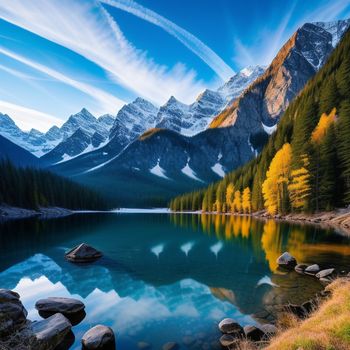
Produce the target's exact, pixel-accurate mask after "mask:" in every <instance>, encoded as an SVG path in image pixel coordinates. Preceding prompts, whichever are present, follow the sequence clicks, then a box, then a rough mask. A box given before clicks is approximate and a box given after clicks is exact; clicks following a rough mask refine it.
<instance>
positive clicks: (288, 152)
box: [262, 143, 292, 215]
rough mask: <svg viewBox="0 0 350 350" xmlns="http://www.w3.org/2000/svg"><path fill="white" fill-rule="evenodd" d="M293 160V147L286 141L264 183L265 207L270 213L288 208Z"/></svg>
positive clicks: (271, 165)
mask: <svg viewBox="0 0 350 350" xmlns="http://www.w3.org/2000/svg"><path fill="white" fill-rule="evenodd" d="M291 160H292V147H291V146H290V144H289V143H285V144H284V145H283V146H282V148H281V149H280V150H278V151H277V152H276V154H275V156H274V158H273V159H272V161H271V163H270V167H269V169H268V171H267V172H266V180H265V181H264V183H263V185H262V193H263V196H264V202H265V208H266V209H267V211H268V212H269V214H271V215H274V214H276V213H277V212H278V213H283V212H285V211H286V210H287V203H288V184H289V177H290V170H291V169H290V167H291Z"/></svg>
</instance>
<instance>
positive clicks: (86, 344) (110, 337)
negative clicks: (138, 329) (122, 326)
mask: <svg viewBox="0 0 350 350" xmlns="http://www.w3.org/2000/svg"><path fill="white" fill-rule="evenodd" d="M81 342H82V344H83V349H86V350H112V349H115V337H114V333H113V330H112V328H110V327H106V326H103V325H97V326H95V327H93V328H91V329H89V330H88V331H87V332H86V333H85V334H84V335H83V338H82V339H81Z"/></svg>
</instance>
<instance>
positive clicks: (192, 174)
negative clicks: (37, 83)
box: [57, 22, 348, 198]
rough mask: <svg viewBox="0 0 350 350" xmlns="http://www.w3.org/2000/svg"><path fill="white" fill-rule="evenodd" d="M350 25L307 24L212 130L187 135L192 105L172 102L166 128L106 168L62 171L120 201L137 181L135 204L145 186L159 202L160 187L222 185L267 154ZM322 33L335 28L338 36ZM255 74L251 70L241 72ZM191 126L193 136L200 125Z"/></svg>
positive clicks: (103, 164) (166, 109)
mask: <svg viewBox="0 0 350 350" xmlns="http://www.w3.org/2000/svg"><path fill="white" fill-rule="evenodd" d="M345 24H346V26H345V25H342V24H341V23H340V24H338V25H337V28H340V29H337V30H334V26H330V25H327V24H324V25H322V26H321V25H315V24H311V23H307V24H305V25H303V26H302V27H301V28H299V29H298V30H297V31H296V32H295V33H294V34H293V35H292V37H291V38H290V39H289V40H288V41H287V42H286V43H285V45H284V46H283V47H282V48H281V49H280V51H279V52H278V54H277V55H276V57H275V58H274V60H273V61H272V62H271V64H270V66H269V67H268V68H267V69H266V70H265V72H264V73H263V74H262V75H260V76H259V77H258V78H257V79H255V80H254V82H252V83H251V84H250V85H249V86H248V87H247V88H246V89H245V90H244V91H243V93H242V94H241V95H240V96H239V97H238V98H237V99H235V100H233V101H231V102H229V103H228V105H227V107H226V108H225V109H224V110H223V111H222V112H221V113H219V114H218V115H217V116H216V117H215V118H214V119H213V121H212V122H211V124H210V128H208V129H206V130H204V131H202V132H200V133H198V134H196V135H195V136H191V137H188V136H186V135H184V134H186V130H185V129H186V124H185V123H184V121H188V120H190V121H192V120H191V118H192V114H190V113H189V111H190V110H191V106H192V105H190V106H188V105H184V104H181V103H180V102H179V101H177V100H176V99H175V98H170V100H169V101H168V102H167V103H166V104H165V105H164V106H163V107H161V108H160V111H159V113H158V118H159V115H161V117H162V120H160V121H159V123H158V124H157V127H161V128H155V129H153V130H149V131H147V132H146V133H145V134H143V135H141V136H140V137H139V138H137V139H136V140H135V141H134V142H132V143H131V144H129V145H128V146H127V147H125V148H124V149H122V150H120V151H118V153H114V155H113V157H109V155H108V157H109V158H108V159H107V160H106V161H103V160H102V158H101V159H100V160H97V159H96V158H94V162H93V166H91V165H89V163H88V162H87V161H85V163H84V164H83V163H79V166H78V167H76V164H75V163H74V161H72V162H67V164H65V166H64V167H58V168H57V171H60V172H62V173H66V174H67V173H68V174H69V175H78V176H76V177H75V178H76V179H77V178H79V177H81V180H82V181H83V182H86V183H89V184H91V183H94V184H99V186H100V187H101V186H102V187H105V188H108V192H109V193H113V191H114V194H115V196H118V191H119V189H120V187H119V186H120V184H121V182H122V181H123V179H129V178H133V188H131V189H130V191H129V192H130V193H128V194H129V196H130V197H132V196H133V197H137V196H138V195H139V194H138V193H137V191H140V188H143V189H144V188H145V187H147V188H148V190H149V194H148V195H149V198H154V196H157V197H158V196H160V195H161V194H160V193H159V191H158V190H157V189H158V187H159V186H162V187H161V188H162V189H163V190H164V191H166V190H165V189H167V190H169V191H171V192H172V194H174V192H176V191H177V192H178V193H179V192H181V191H183V190H185V188H186V190H187V191H188V186H189V183H191V186H192V189H193V188H196V187H197V188H198V187H200V186H203V183H206V182H211V181H215V180H217V179H218V178H219V177H222V176H223V175H224V174H225V173H227V172H229V171H232V170H234V169H235V168H237V167H238V166H240V165H242V164H244V163H246V162H247V161H248V160H249V159H251V158H253V157H254V156H256V154H257V153H258V152H259V151H260V150H261V148H262V147H263V145H264V144H265V143H266V141H267V139H268V136H269V134H271V133H272V132H273V131H274V129H275V126H276V123H277V122H278V120H279V118H280V117H281V115H282V114H283V113H284V111H285V110H286V108H287V107H288V105H289V103H290V102H291V101H292V100H293V99H294V97H295V96H296V95H297V94H298V93H299V92H300V91H301V90H302V88H303V87H304V86H305V84H306V83H307V81H308V80H309V79H310V78H312V77H313V76H314V75H315V73H316V72H317V70H318V69H319V68H320V67H322V66H323V64H324V63H325V62H326V60H327V58H328V57H329V55H330V54H331V52H332V51H333V49H334V46H333V45H335V44H336V43H337V40H338V37H339V35H340V33H341V31H342V30H345V29H344V28H347V27H348V23H347V22H346V23H345ZM323 27H324V28H333V29H332V32H329V31H327V30H325V29H324V28H323ZM332 33H333V34H332ZM334 35H335V36H336V38H335V37H334ZM249 73H250V70H249V69H247V70H244V71H242V72H241V74H245V75H249ZM204 95H205V99H204V100H205V102H207V101H208V97H209V96H210V97H212V94H209V93H205V94H204ZM214 96H215V97H216V96H217V95H216V94H214ZM199 100H201V99H200V98H199ZM214 101H215V102H216V101H217V100H216V98H214ZM197 102H198V101H197ZM206 104H207V105H209V104H208V103H206ZM214 105H216V104H215V103H214ZM189 125H190V126H189V130H191V128H192V127H193V125H195V124H194V123H189ZM164 128H165V129H164ZM169 129H170V130H169ZM174 130H175V131H174ZM180 132H181V133H182V134H181V133H180ZM106 148H107V146H106ZM87 159H88V158H87ZM184 178H185V179H186V178H187V182H186V180H184ZM100 179H103V183H102V182H101V181H100ZM109 179H110V180H109ZM118 179H119V180H118ZM160 183H161V184H160ZM99 189H102V188H99ZM133 190H135V193H133V192H132V191H133ZM144 196H146V195H145V194H144ZM168 198H169V197H168Z"/></svg>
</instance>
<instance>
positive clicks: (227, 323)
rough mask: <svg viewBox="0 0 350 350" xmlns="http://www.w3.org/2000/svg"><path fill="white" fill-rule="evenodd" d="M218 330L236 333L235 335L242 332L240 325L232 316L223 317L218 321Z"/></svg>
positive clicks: (225, 332)
mask: <svg viewBox="0 0 350 350" xmlns="http://www.w3.org/2000/svg"><path fill="white" fill-rule="evenodd" d="M219 330H220V331H221V333H224V334H234V333H237V335H241V334H243V328H242V326H241V325H240V324H239V323H238V322H237V321H235V320H233V319H232V318H224V319H223V320H222V321H221V322H220V323H219Z"/></svg>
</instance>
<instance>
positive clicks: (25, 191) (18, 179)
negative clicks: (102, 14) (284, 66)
mask: <svg viewBox="0 0 350 350" xmlns="http://www.w3.org/2000/svg"><path fill="white" fill-rule="evenodd" d="M1 204H6V205H10V206H17V207H21V208H28V209H37V208H39V207H50V206H57V207H63V208H68V209H75V210H77V209H90V210H94V209H107V203H106V201H105V200H104V199H103V198H102V197H101V196H100V195H98V194H97V193H95V192H94V191H91V190H90V189H88V188H86V187H84V186H81V185H78V184H76V183H75V182H73V181H71V180H68V179H65V178H63V177H61V176H58V175H55V174H53V173H51V172H49V171H45V170H42V169H37V168H22V167H16V166H15V165H13V164H12V163H11V161H9V160H5V159H3V160H0V205H1Z"/></svg>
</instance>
